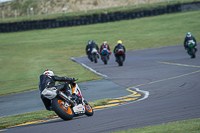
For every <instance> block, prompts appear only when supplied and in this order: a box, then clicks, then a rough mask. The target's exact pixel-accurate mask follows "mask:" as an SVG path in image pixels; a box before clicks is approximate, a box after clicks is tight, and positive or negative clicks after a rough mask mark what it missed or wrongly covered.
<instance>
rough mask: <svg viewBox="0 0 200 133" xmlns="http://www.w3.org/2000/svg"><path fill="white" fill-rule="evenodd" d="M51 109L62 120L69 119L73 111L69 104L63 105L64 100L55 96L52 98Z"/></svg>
mask: <svg viewBox="0 0 200 133" xmlns="http://www.w3.org/2000/svg"><path fill="white" fill-rule="evenodd" d="M52 109H53V111H55V113H56V114H57V115H58V116H59V117H60V118H62V119H63V120H71V119H72V118H73V116H74V113H73V111H72V109H71V107H70V106H68V107H65V106H64V100H63V99H61V98H60V97H56V98H54V99H53V100H52Z"/></svg>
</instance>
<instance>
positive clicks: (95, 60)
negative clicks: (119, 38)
mask: <svg viewBox="0 0 200 133" xmlns="http://www.w3.org/2000/svg"><path fill="white" fill-rule="evenodd" d="M94 63H97V55H94Z"/></svg>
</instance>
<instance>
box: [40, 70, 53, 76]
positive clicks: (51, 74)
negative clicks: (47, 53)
mask: <svg viewBox="0 0 200 133" xmlns="http://www.w3.org/2000/svg"><path fill="white" fill-rule="evenodd" d="M43 74H44V75H49V76H54V73H53V71H51V70H49V69H47V70H45V71H44V73H43Z"/></svg>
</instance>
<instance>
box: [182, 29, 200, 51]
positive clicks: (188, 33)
mask: <svg viewBox="0 0 200 133" xmlns="http://www.w3.org/2000/svg"><path fill="white" fill-rule="evenodd" d="M189 40H193V41H194V42H195V47H194V48H195V50H196V51H197V48H196V46H197V41H196V39H195V38H194V36H193V35H192V34H191V33H190V32H187V33H186V37H185V40H184V43H183V44H184V47H185V49H186V50H187V51H188V45H187V42H188V41H189Z"/></svg>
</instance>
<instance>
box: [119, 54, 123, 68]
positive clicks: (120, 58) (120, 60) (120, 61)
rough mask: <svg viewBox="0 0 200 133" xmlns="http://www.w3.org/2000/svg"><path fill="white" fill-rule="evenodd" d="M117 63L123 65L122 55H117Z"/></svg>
mask: <svg viewBox="0 0 200 133" xmlns="http://www.w3.org/2000/svg"><path fill="white" fill-rule="evenodd" d="M118 64H119V66H123V57H122V56H119V60H118Z"/></svg>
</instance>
